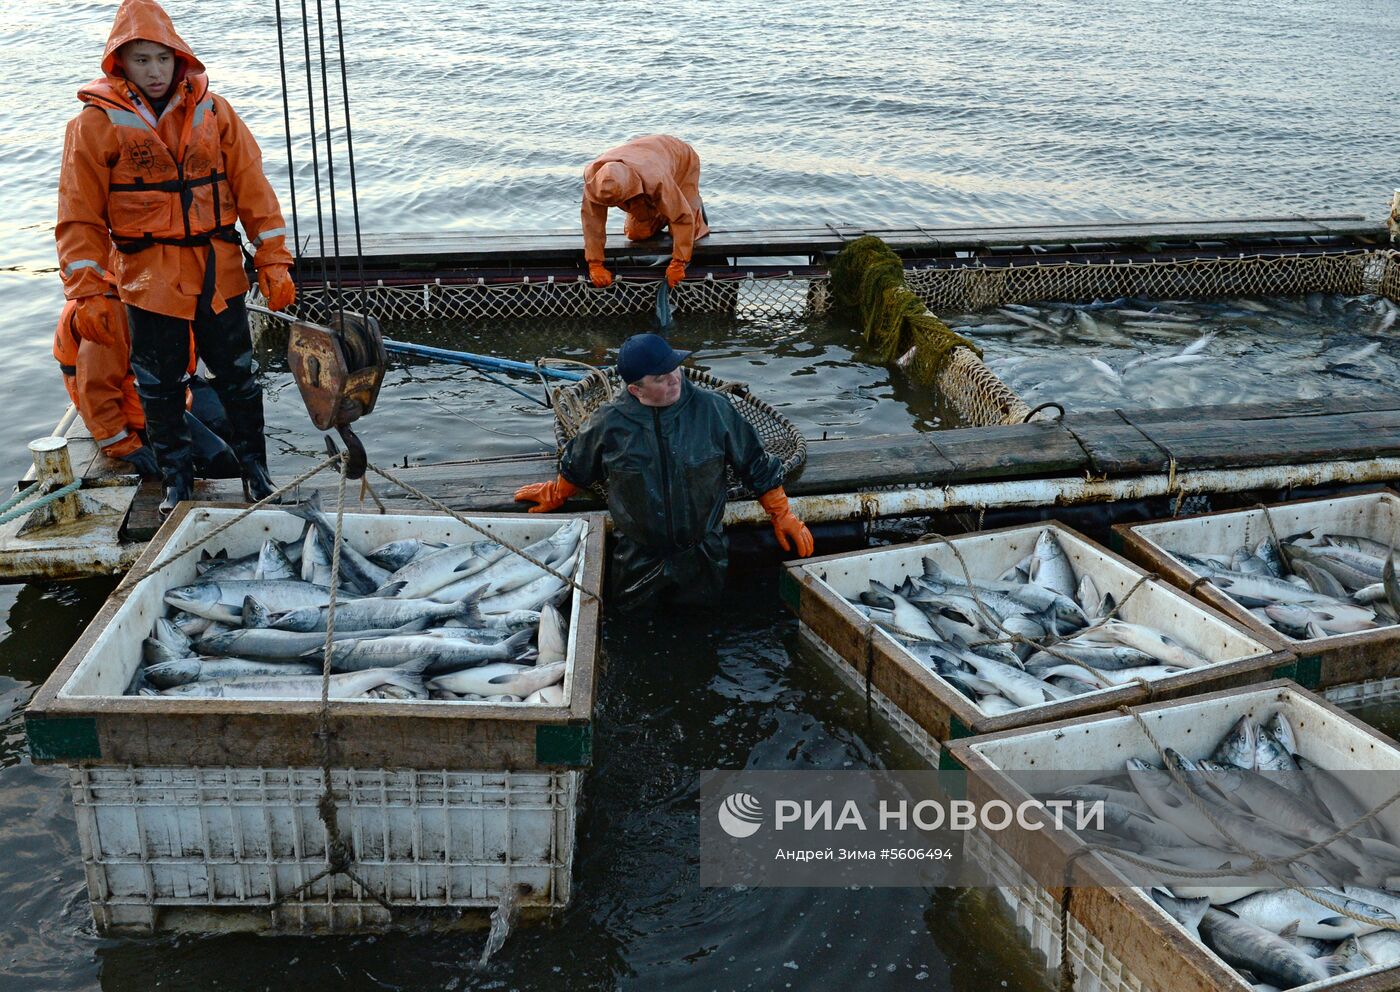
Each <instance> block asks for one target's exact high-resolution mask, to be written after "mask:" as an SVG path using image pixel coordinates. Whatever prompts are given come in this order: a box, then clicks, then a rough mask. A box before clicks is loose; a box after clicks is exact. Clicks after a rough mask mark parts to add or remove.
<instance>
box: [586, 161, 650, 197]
mask: <svg viewBox="0 0 1400 992" xmlns="http://www.w3.org/2000/svg"><path fill="white" fill-rule="evenodd" d="M583 195H584V196H586V197H587V198H588V199H590V200H592V201H593V202H594V203H601V204H602V205H603V206H605V207H615V206H617V205H618V204H620V203H626V202H627V201H628V200H630V199H632V197H634V196H641V195H642V179H641V177H640V176H638V175H637V173H636V172H634V171H633V170H632V168H631V166H628V165H625V164H624V163H622V162H605V163H603V164H602V165H601V166H599V167H598V169H597V170H596V171H595V172H594V173H593V174H592V175H591V176H589V177H588V178H587V179H585V180H584V183H583Z"/></svg>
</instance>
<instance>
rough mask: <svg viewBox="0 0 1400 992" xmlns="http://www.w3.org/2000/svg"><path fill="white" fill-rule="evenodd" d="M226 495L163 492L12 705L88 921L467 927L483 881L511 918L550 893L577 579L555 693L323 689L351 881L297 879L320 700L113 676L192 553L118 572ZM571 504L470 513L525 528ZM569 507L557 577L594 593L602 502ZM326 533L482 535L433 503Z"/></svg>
mask: <svg viewBox="0 0 1400 992" xmlns="http://www.w3.org/2000/svg"><path fill="white" fill-rule="evenodd" d="M241 512H242V510H241V509H232V508H223V507H218V506H211V505H206V506H200V505H198V504H183V505H182V506H181V507H180V508H178V509H177V510H176V512H175V513H173V514H172V515H171V517H170V518H169V519H168V520H167V521H166V523H165V524H164V526H163V527H162V528H161V530H160V533H158V534H157V535H156V537H155V539H154V540H152V541H151V543H150V545H149V546H148V547H147V548H146V551H145V553H144V554H143V555H142V557H141V559H140V561H138V562H137V564H136V566H135V567H134V569H133V570H132V573H131V574H130V575H129V576H128V577H127V579H126V581H124V582H123V583H122V584H121V585H120V586H118V588H117V589H116V591H115V592H113V594H112V595H111V597H110V598H109V599H108V601H107V602H106V604H104V606H103V607H102V609H101V611H100V612H99V613H98V615H97V617H96V618H95V619H94V620H93V622H92V623H91V624H90V625H89V627H88V628H87V630H86V631H85V632H84V633H83V635H82V636H81V637H80V638H79V639H78V642H77V643H76V644H75V645H74V646H73V648H72V650H70V651H69V652H68V654H67V655H66V656H65V657H64V659H63V661H62V662H61V663H60V664H59V666H58V668H57V670H55V672H54V673H53V675H52V676H51V677H50V678H49V679H48V681H47V682H46V683H45V684H44V686H43V687H42V688H41V689H40V690H39V692H38V693H37V694H36V695H35V697H34V699H33V701H32V703H31V704H30V706H29V708H28V710H27V712H26V721H25V722H26V730H27V733H28V737H29V748H30V754H31V756H32V758H33V760H34V761H35V763H36V764H62V765H67V766H68V767H69V768H70V781H71V785H72V794H73V808H74V813H75V816H76V820H77V829H78V839H79V842H80V846H81V850H82V857H83V865H84V868H85V870H86V875H87V886H88V897H89V900H90V902H91V907H92V915H93V918H94V920H95V922H96V924H97V927H98V930H99V931H100V932H102V933H104V934H149V933H155V932H161V931H195V932H219V931H228V930H262V931H273V932H301V933H305V932H311V933H316V932H321V933H338V932H356V931H379V930H385V929H392V928H396V927H400V926H405V925H409V924H411V925H413V926H423V925H429V926H448V927H451V926H476V925H480V924H481V923H483V922H484V921H485V919H486V916H487V914H489V912H490V911H491V910H492V909H494V908H495V907H497V906H498V905H500V903H501V900H502V897H503V896H506V897H508V898H512V899H513V900H514V901H515V904H516V905H517V906H518V907H519V911H520V913H521V916H522V918H524V919H530V918H537V917H541V916H547V915H548V914H549V913H551V912H552V911H554V910H557V909H559V908H561V907H563V906H565V905H567V903H568V902H569V897H570V885H571V873H572V865H573V854H574V824H575V817H576V811H577V808H578V800H579V791H580V788H581V785H582V780H583V774H584V770H585V769H586V767H587V766H588V764H589V762H590V760H591V748H592V729H591V728H592V725H591V720H592V713H593V701H594V690H595V682H596V662H597V655H598V638H599V616H600V607H601V603H600V602H599V600H598V599H596V598H594V597H592V596H585V595H583V594H582V593H580V592H579V590H578V589H575V590H573V592H572V598H571V599H570V600H567V601H566V602H567V617H568V629H567V631H566V635H567V640H566V645H567V656H566V673H565V679H564V684H563V692H564V695H563V704H562V705H546V704H524V703H514V704H510V703H494V702H488V701H467V700H452V701H439V700H406V701H399V700H392V699H369V698H365V699H361V698H356V699H333V700H331V702H330V708H329V721H328V725H329V728H330V762H329V779H330V788H331V794H332V795H333V797H334V799H335V803H336V814H335V824H336V827H337V832H338V833H339V835H340V837H341V839H342V840H343V841H344V842H345V843H346V844H347V845H348V848H349V850H348V854H349V862H348V863H349V866H350V867H351V869H352V870H353V872H354V874H355V875H356V876H358V878H359V879H360V880H361V881H362V882H363V884H364V887H363V888H362V887H361V885H360V884H359V883H357V882H355V881H353V880H352V879H351V878H350V877H349V876H348V875H346V874H344V873H338V872H332V873H330V874H329V875H327V876H326V877H323V878H321V879H319V880H316V881H312V880H313V878H314V877H315V876H316V875H317V874H318V873H322V872H325V871H326V869H327V868H328V867H329V866H330V865H331V863H332V850H333V848H332V845H330V844H328V831H327V829H326V827H325V825H324V824H323V821H322V819H321V817H320V815H319V813H318V803H319V802H320V800H321V798H322V795H323V793H324V792H325V785H326V776H325V774H324V773H323V770H322V768H323V745H322V739H321V738H320V737H318V735H317V730H318V727H319V723H320V713H321V702H320V700H319V698H317V699H311V700H305V699H226V698H190V697H183V698H182V697H178V696H141V695H124V694H123V693H124V692H125V690H126V689H127V687H128V684H129V683H130V682H131V681H132V678H133V675H134V674H135V672H136V669H137V667H138V666H139V665H140V664H141V659H142V641H143V640H144V639H145V638H146V637H147V636H148V634H149V633H150V631H151V628H152V625H153V623H154V621H155V620H156V618H158V617H161V616H164V615H165V614H166V607H165V605H164V602H163V599H164V595H165V592H166V591H167V590H168V589H171V588H174V587H178V586H181V585H185V584H188V583H191V582H193V581H195V579H196V569H195V563H196V560H197V559H198V558H199V554H200V552H199V551H195V552H193V553H191V554H188V555H185V556H184V557H181V558H179V559H178V560H176V561H174V562H171V563H170V564H168V565H165V566H163V567H162V568H160V569H159V571H157V572H155V573H153V574H151V575H149V576H147V577H146V578H145V579H144V580H142V581H140V582H134V581H133V578H134V577H136V576H139V575H141V574H142V573H143V572H145V571H147V570H148V569H149V568H150V567H151V566H152V565H155V564H158V563H159V562H161V561H163V560H165V559H166V558H168V557H169V556H170V555H171V554H172V553H174V552H176V551H178V550H180V549H183V548H186V547H189V546H191V545H197V544H200V543H201V541H202V537H203V536H204V535H207V534H208V533H209V532H210V531H211V530H213V529H214V528H215V527H217V526H219V525H221V524H224V523H227V522H228V521H230V520H232V519H233V518H235V517H236V516H238V515H239V513H241ZM577 516H580V515H571V516H561V515H551V516H542V515H538V514H537V515H532V516H527V515H525V514H501V515H495V516H492V515H479V516H473V517H471V518H469V519H471V520H472V521H473V523H475V524H477V525H479V526H480V527H482V528H483V529H485V530H486V531H487V532H488V533H489V535H490V536H491V537H493V538H497V539H500V540H502V541H507V542H509V543H511V544H513V545H515V546H516V547H524V546H526V545H528V544H530V543H532V542H534V541H538V540H540V539H542V538H544V537H547V536H549V535H550V534H552V533H554V532H555V531H556V529H557V528H559V527H561V526H563V525H565V524H567V523H569V522H570V521H571V520H573V519H575V518H576V517H577ZM581 516H582V517H583V518H584V520H585V522H586V529H585V531H584V534H583V538H582V549H583V551H582V554H581V555H580V556H579V561H578V563H577V565H576V571H575V574H574V580H575V581H576V582H577V583H578V584H579V585H581V586H582V587H583V588H585V589H589V590H594V591H596V592H597V593H598V594H599V595H601V591H602V576H603V562H604V532H603V526H602V516H601V514H584V515H581ZM302 528H303V522H302V521H301V520H299V519H297V518H296V517H294V516H292V515H291V514H289V513H286V512H285V511H282V510H278V509H265V510H259V511H257V512H254V513H252V514H251V515H249V516H247V517H245V518H244V519H242V520H239V521H238V522H237V523H236V524H233V525H232V526H231V527H230V528H229V529H228V530H226V531H224V532H223V533H221V534H219V535H217V536H216V537H214V538H213V540H212V541H211V542H209V543H208V544H206V545H204V547H206V548H207V549H208V550H209V551H211V552H216V551H218V550H219V549H226V550H227V551H228V554H229V556H230V557H237V556H240V555H245V554H249V553H253V552H256V551H258V549H259V548H260V547H261V546H262V545H263V543H264V541H266V540H267V539H268V538H275V539H277V540H279V541H286V540H291V539H294V538H296V537H297V536H298V535H299V534H300V533H301V531H302ZM344 535H345V540H346V541H348V542H349V543H350V544H352V545H354V546H355V547H356V548H357V549H359V550H360V551H362V552H368V551H370V550H371V549H373V548H375V547H378V546H380V545H383V544H385V543H387V542H390V541H395V540H400V539H405V538H418V539H421V540H423V541H436V542H447V543H453V544H458V543H465V542H474V541H479V540H483V539H484V538H483V535H482V534H480V533H479V532H477V531H475V530H473V529H471V528H469V527H467V526H465V525H463V524H462V523H460V522H458V521H457V520H455V519H453V518H452V517H449V516H440V515H410V514H403V513H393V512H391V513H387V514H384V515H379V514H360V513H354V514H351V513H347V514H346V515H345V519H344ZM561 610H562V608H561ZM342 863H343V862H342ZM308 883H310V884H308ZM380 900H382V901H383V903H387V905H388V908H387V909H386V908H385V906H384V905H383V904H381V901H380Z"/></svg>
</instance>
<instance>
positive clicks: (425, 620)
mask: <svg viewBox="0 0 1400 992" xmlns="http://www.w3.org/2000/svg"><path fill="white" fill-rule="evenodd" d="M432 622H433V618H432V617H419V618H418V619H417V620H410V621H409V622H408V623H406V624H404V625H402V626H401V627H396V628H394V632H395V633H399V634H411V633H413V632H414V631H415V630H426V629H427V627H428V624H430V623H432Z"/></svg>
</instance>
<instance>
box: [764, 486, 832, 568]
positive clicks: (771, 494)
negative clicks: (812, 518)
mask: <svg viewBox="0 0 1400 992" xmlns="http://www.w3.org/2000/svg"><path fill="white" fill-rule="evenodd" d="M758 505H759V506H761V507H763V509H764V510H766V511H768V516H769V518H770V519H771V520H772V521H773V535H774V536H775V537H777V539H778V547H780V548H782V549H783V550H784V551H791V550H792V549H793V547H794V546H796V548H797V557H799V558H807V557H809V556H810V555H811V554H812V552H813V551H815V550H816V547H817V546H816V544H815V543H814V542H813V541H812V532H811V531H810V530H808V529H807V525H806V524H804V523H803V522H802V521H801V520H798V519H797V515H796V514H794V513H793V512H792V510H791V509H789V508H788V498H787V493H785V492H783V487H782V486H775V487H773V488H772V489H770V490H768V491H767V492H766V493H764V494H763V495H762V496H760V497H759V498H758ZM789 538H791V540H792V543H791V544H789V543H788V539H789Z"/></svg>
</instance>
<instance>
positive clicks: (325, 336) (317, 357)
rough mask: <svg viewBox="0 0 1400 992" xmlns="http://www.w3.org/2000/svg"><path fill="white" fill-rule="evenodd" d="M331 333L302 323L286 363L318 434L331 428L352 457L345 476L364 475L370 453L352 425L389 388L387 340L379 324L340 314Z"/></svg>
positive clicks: (296, 329) (294, 332) (364, 317)
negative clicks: (381, 389)
mask: <svg viewBox="0 0 1400 992" xmlns="http://www.w3.org/2000/svg"><path fill="white" fill-rule="evenodd" d="M330 325H331V326H329V327H326V326H322V325H321V324H313V323H310V322H309V321H304V320H298V321H296V322H294V323H293V324H292V333H291V338H290V340H289V341H288V342H287V362H288V364H289V365H291V368H292V375H293V376H295V377H296V380H297V387H298V388H299V389H300V390H301V399H302V402H304V403H305V404H306V412H307V413H308V414H310V415H311V422H312V423H313V424H315V425H316V429H317V430H322V431H329V430H331V429H332V428H334V429H335V431H336V432H337V433H339V434H340V438H341V440H342V441H344V442H345V447H346V450H347V451H348V452H349V454H350V464H349V467H348V468H347V470H346V476H347V477H348V478H351V479H358V478H360V477H361V476H363V475H364V474H365V466H366V464H367V458H366V456H365V447H364V445H363V444H361V443H360V439H359V438H358V437H356V436H355V432H354V431H352V430H351V429H350V425H351V424H352V423H354V422H355V421H356V420H359V419H360V418H361V417H363V416H365V415H367V414H368V413H370V411H372V410H373V409H374V403H375V401H376V400H377V399H378V398H379V387H380V385H382V384H383V382H384V365H385V363H386V361H387V359H386V357H385V354H384V339H383V337H382V336H381V335H380V333H379V321H377V320H375V319H374V318H373V317H370V316H367V315H365V314H358V313H349V312H346V311H341V312H339V313H336V314H332V315H331V319H330Z"/></svg>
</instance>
